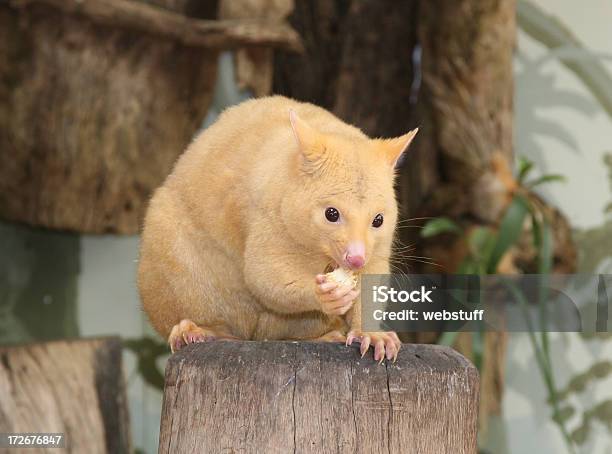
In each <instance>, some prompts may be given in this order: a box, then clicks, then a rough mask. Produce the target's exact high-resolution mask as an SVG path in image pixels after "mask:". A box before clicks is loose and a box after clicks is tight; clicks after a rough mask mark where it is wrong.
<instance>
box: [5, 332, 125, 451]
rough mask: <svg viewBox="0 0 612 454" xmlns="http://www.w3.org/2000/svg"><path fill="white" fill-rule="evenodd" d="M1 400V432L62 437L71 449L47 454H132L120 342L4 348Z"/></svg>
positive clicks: (113, 339)
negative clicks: (67, 453)
mask: <svg viewBox="0 0 612 454" xmlns="http://www.w3.org/2000/svg"><path fill="white" fill-rule="evenodd" d="M0 396H1V398H0V433H5V432H22V433H23V432H53V433H63V434H64V436H65V441H66V448H67V449H66V450H65V451H64V450H59V451H58V450H57V449H49V452H72V453H84V452H87V453H128V452H130V438H129V422H128V411H127V400H126V394H125V384H124V380H123V370H122V367H121V342H120V341H119V339H116V338H107V339H91V340H77V341H56V342H46V343H38V344H31V345H24V346H15V347H2V348H0ZM35 452H43V451H42V450H41V451H35ZM44 452H46V451H44Z"/></svg>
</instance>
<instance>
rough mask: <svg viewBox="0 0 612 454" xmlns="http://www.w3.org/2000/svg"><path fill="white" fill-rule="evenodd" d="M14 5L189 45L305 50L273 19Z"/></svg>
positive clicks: (80, 4)
mask: <svg viewBox="0 0 612 454" xmlns="http://www.w3.org/2000/svg"><path fill="white" fill-rule="evenodd" d="M10 3H11V4H12V5H13V6H14V7H18V8H24V7H26V6H29V5H35V4H43V5H48V6H52V7H54V8H57V9H58V10H60V11H62V12H64V13H68V14H77V15H80V16H83V17H85V18H87V19H88V20H91V21H93V22H96V23H98V24H101V25H108V26H111V27H119V28H126V29H128V30H130V31H138V32H142V33H148V34H155V35H158V36H161V37H164V38H167V39H171V40H176V41H178V42H180V43H182V44H185V45H188V46H198V47H206V48H209V49H217V50H219V49H233V48H238V47H244V46H272V47H280V48H285V49H289V50H292V51H299V50H301V48H302V47H301V43H300V37H299V36H298V34H297V33H296V32H295V31H294V30H293V29H292V28H291V27H289V26H288V25H287V24H285V23H283V22H281V21H272V20H268V21H266V20H261V19H259V20H249V19H245V20H227V21H214V20H199V19H192V18H189V17H185V16H183V15H181V14H177V13H175V12H172V11H168V10H164V9H161V8H157V7H155V6H151V5H147V4H146V3H142V2H140V1H134V0H87V1H83V0H12V1H11V2H10Z"/></svg>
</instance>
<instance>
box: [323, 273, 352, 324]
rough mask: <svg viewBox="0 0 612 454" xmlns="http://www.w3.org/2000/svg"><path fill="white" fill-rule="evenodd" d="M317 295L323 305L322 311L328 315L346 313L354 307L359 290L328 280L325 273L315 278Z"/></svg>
mask: <svg viewBox="0 0 612 454" xmlns="http://www.w3.org/2000/svg"><path fill="white" fill-rule="evenodd" d="M315 295H316V297H317V300H318V301H319V304H320V305H321V312H323V313H324V314H327V315H344V314H346V313H347V312H348V310H349V309H350V308H351V307H353V303H354V302H355V298H357V296H359V290H358V289H355V288H353V287H352V286H347V285H340V284H339V283H337V282H331V281H328V279H327V278H326V276H325V275H324V274H318V275H317V277H316V279H315Z"/></svg>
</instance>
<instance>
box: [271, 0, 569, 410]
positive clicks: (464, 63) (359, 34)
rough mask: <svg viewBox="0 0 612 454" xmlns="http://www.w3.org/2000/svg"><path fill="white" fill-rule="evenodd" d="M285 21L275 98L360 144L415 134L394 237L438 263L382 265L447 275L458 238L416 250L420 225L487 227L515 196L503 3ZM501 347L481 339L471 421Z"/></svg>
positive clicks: (497, 376) (556, 217)
mask: <svg viewBox="0 0 612 454" xmlns="http://www.w3.org/2000/svg"><path fill="white" fill-rule="evenodd" d="M289 20H290V23H291V24H292V25H293V26H294V28H295V29H296V30H297V31H298V32H299V33H300V34H301V35H302V37H303V40H304V45H305V48H306V52H305V54H304V55H288V54H286V53H284V52H282V51H277V52H276V59H275V84H274V90H275V92H277V93H280V94H285V95H288V96H292V97H294V98H297V99H300V100H304V101H309V102H314V103H316V104H319V105H322V106H324V107H326V108H328V109H330V110H332V111H333V112H334V113H336V114H337V115H338V116H339V117H340V118H342V119H343V120H345V121H347V122H349V123H352V124H355V125H356V126H358V127H360V128H362V129H363V130H364V132H366V133H368V134H370V135H372V136H396V135H398V134H402V133H404V132H406V131H408V130H409V129H411V128H413V127H415V126H419V127H420V130H419V134H418V136H417V137H416V139H415V141H414V143H413V145H412V146H411V148H410V150H409V152H408V154H407V156H406V158H405V160H404V163H403V166H402V167H401V169H400V176H399V180H398V198H399V200H400V206H401V209H402V212H401V215H400V219H402V220H404V223H403V224H402V227H400V229H399V231H398V239H399V240H400V242H401V243H402V244H403V245H407V244H409V245H412V246H413V247H414V250H413V251H411V252H410V255H416V256H426V257H428V258H429V259H430V260H432V261H434V262H437V263H439V264H441V266H434V267H431V266H428V265H423V264H420V263H418V262H414V261H412V260H411V259H410V258H408V257H405V256H404V255H402V254H398V255H397V256H396V257H394V259H393V260H394V261H395V262H397V264H399V267H400V268H401V269H402V270H403V271H408V272H413V273H418V272H431V273H440V272H446V273H452V272H456V271H457V269H458V266H459V264H460V263H461V262H462V261H463V260H464V259H465V257H466V255H467V253H468V250H467V247H466V245H465V241H464V238H463V237H462V238H459V239H457V238H456V237H454V236H453V237H452V238H450V237H445V236H439V237H435V238H434V239H433V240H430V241H426V240H424V239H422V238H421V237H420V229H419V228H418V227H419V226H422V225H423V224H424V221H423V220H421V219H420V218H429V217H437V216H446V217H450V218H452V219H454V220H455V221H456V222H457V223H459V224H461V225H463V226H465V228H466V231H467V230H469V229H470V228H472V227H473V226H475V225H484V226H490V227H491V228H495V227H496V225H497V223H498V222H499V220H500V217H501V215H502V214H503V213H504V211H505V209H506V207H507V206H508V203H509V202H510V200H511V199H512V197H513V194H514V193H515V191H517V190H518V185H517V182H516V181H515V179H514V177H513V173H512V155H513V149H512V134H513V131H512V119H513V110H512V101H513V51H514V42H515V36H516V29H515V0H482V1H474V0H457V1H445V0H427V1H425V0H411V1H403V2H393V1H390V0H386V1H379V0H365V1H356V0H353V1H351V0H344V1H340V0H338V1H335V2H326V1H314V2H301V3H299V2H298V3H297V5H296V9H295V11H294V13H293V15H292V16H291V17H290V19H289ZM296 68H299V71H298V70H296ZM544 209H545V210H546V211H548V212H549V218H550V222H551V223H552V226H553V231H554V236H555V251H554V254H555V264H556V267H555V270H556V271H563V272H568V271H571V269H572V268H573V264H574V262H575V250H574V248H573V244H572V242H571V237H570V235H569V233H570V232H569V227H568V224H567V222H566V221H565V219H564V218H563V216H562V215H561V214H560V213H559V212H558V211H556V210H554V209H552V208H549V207H546V206H544ZM414 218H419V219H414ZM406 220H411V221H410V222H408V223H406V222H407V221H406ZM519 252H520V251H517V252H516V254H515V255H516V256H512V257H511V258H512V259H513V260H508V261H506V263H510V267H511V269H512V270H513V271H514V272H517V271H523V272H525V271H527V270H529V266H530V265H528V264H533V263H535V259H536V253H535V251H533V249H531V250H530V252H529V254H525V253H523V254H520V253H519ZM526 255H528V256H526ZM514 259H516V260H514ZM513 262H517V263H518V262H520V265H516V263H513ZM437 337H438V334H437V333H419V334H416V335H412V336H405V337H404V339H406V340H413V341H414V340H416V341H420V342H434V341H435V340H436V338H437ZM505 344H506V336H505V335H495V334H491V335H487V339H486V341H485V349H486V351H487V352H495V354H492V355H490V357H489V358H487V360H485V363H484V367H485V370H483V371H482V374H483V384H482V390H483V398H482V405H483V407H482V415H481V416H482V417H483V420H485V419H486V415H487V414H488V413H489V412H490V411H497V410H499V402H500V399H501V394H502V390H503V375H504V369H503V364H504V361H505V358H504V355H503V354H500V352H504V351H505ZM459 345H465V342H460V343H459Z"/></svg>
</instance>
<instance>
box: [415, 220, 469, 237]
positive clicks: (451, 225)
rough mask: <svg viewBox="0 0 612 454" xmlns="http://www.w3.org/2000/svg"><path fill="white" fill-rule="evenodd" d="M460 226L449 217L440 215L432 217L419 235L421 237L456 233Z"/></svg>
mask: <svg viewBox="0 0 612 454" xmlns="http://www.w3.org/2000/svg"><path fill="white" fill-rule="evenodd" d="M460 231H461V228H460V227H459V226H458V225H457V223H455V222H454V221H452V220H451V219H449V218H445V217H441V218H436V219H432V220H431V221H429V222H427V224H425V226H424V227H423V230H421V236H422V237H423V238H430V237H432V236H436V235H440V234H441V233H458V232H460Z"/></svg>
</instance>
